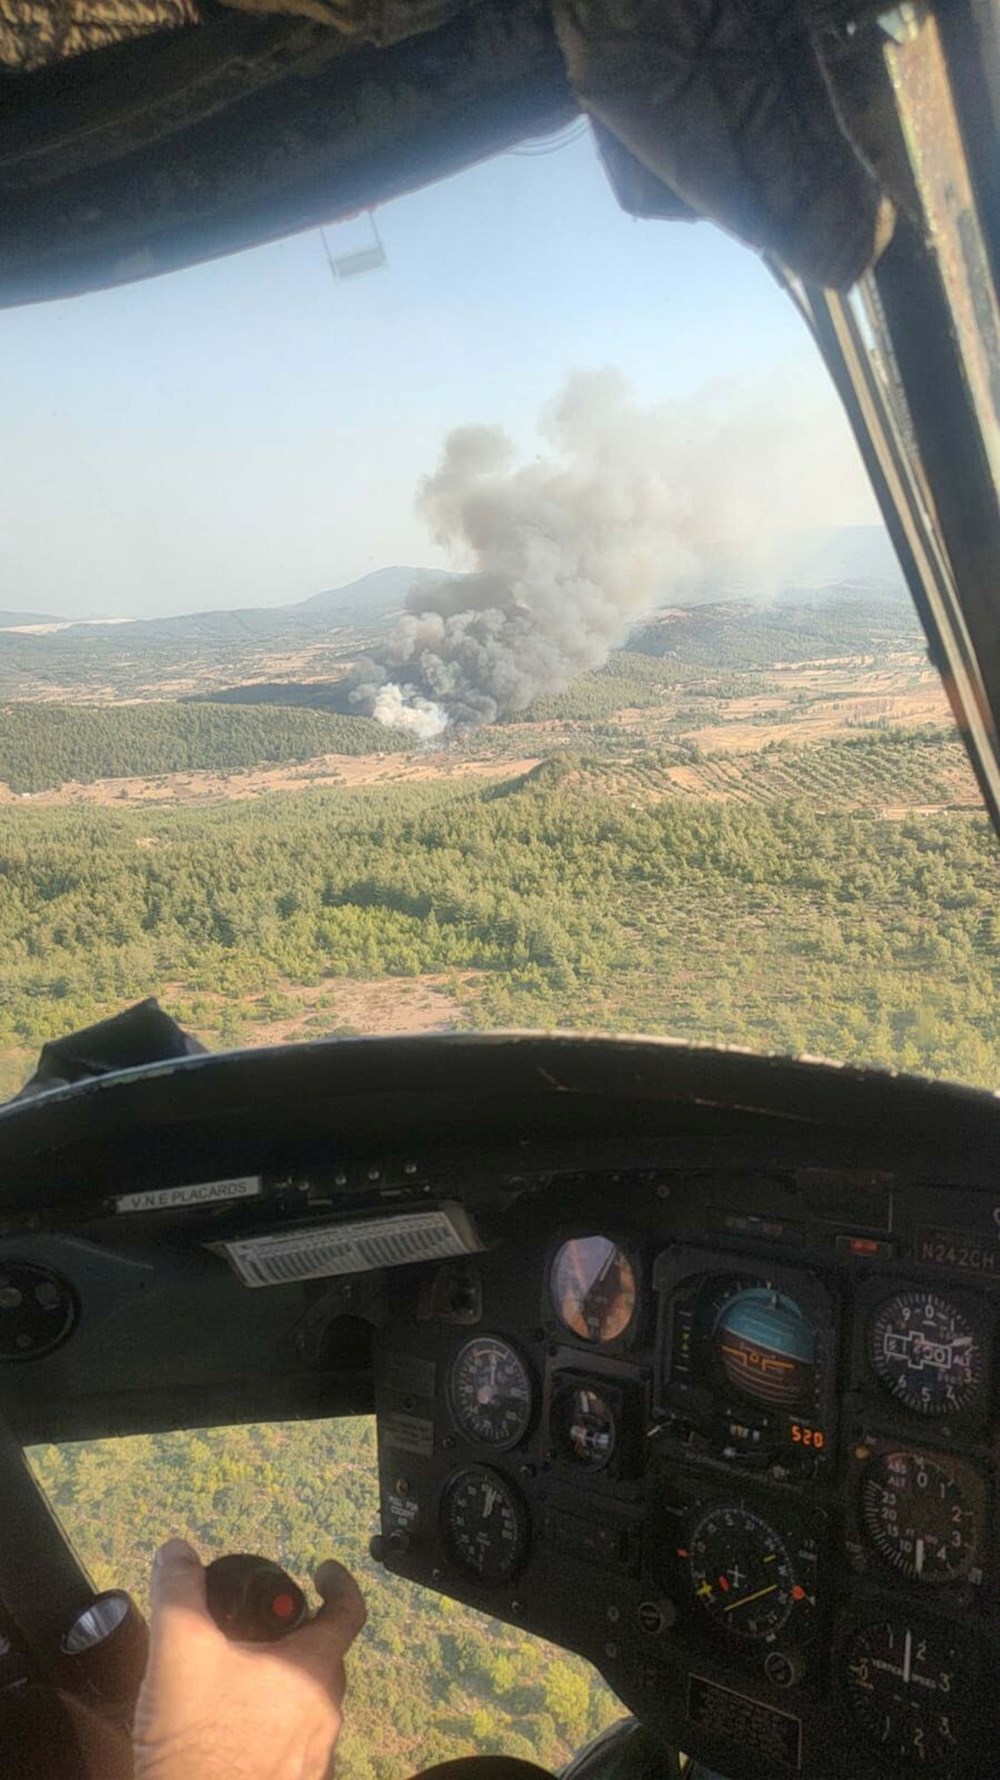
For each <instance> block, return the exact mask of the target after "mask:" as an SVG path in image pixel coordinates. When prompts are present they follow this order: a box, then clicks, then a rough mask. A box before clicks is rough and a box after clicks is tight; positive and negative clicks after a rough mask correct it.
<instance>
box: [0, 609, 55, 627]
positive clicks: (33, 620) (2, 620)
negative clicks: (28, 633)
mask: <svg viewBox="0 0 1000 1780" xmlns="http://www.w3.org/2000/svg"><path fill="white" fill-rule="evenodd" d="M63 622H64V620H63V619H60V618H56V617H55V616H54V615H53V613H51V612H0V630H16V629H17V627H18V626H19V625H22V624H61V623H63Z"/></svg>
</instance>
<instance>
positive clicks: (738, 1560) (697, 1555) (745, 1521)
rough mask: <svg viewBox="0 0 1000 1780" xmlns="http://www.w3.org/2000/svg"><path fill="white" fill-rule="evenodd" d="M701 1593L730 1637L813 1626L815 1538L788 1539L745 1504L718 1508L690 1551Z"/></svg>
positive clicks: (704, 1520)
mask: <svg viewBox="0 0 1000 1780" xmlns="http://www.w3.org/2000/svg"><path fill="white" fill-rule="evenodd" d="M678 1556H679V1557H680V1558H682V1559H683V1560H686V1562H687V1566H688V1574H689V1578H690V1582H691V1587H692V1589H693V1591H694V1598H695V1600H696V1601H697V1602H698V1604H699V1606H700V1607H701V1608H702V1609H703V1611H704V1612H705V1613H707V1614H708V1615H709V1617H710V1618H711V1620H712V1622H713V1624H714V1626H715V1628H716V1630H718V1631H719V1632H721V1633H723V1634H724V1635H725V1636H726V1637H730V1638H744V1639H754V1640H757V1639H759V1640H770V1639H773V1638H775V1637H777V1635H778V1633H779V1632H781V1631H782V1630H783V1629H784V1628H785V1627H786V1626H787V1627H788V1631H789V1633H790V1634H791V1635H793V1636H796V1635H801V1634H802V1633H803V1632H804V1631H805V1629H806V1621H807V1619H808V1616H809V1613H810V1610H811V1609H812V1607H813V1606H814V1605H815V1576H816V1564H817V1556H818V1554H817V1550H816V1546H815V1542H814V1541H813V1540H811V1539H804V1540H803V1539H797V1540H792V1539H790V1538H786V1537H785V1536H783V1535H782V1534H780V1533H777V1532H776V1531H775V1529H774V1528H773V1527H772V1526H770V1525H769V1524H768V1522H767V1521H766V1520H764V1519H763V1517H762V1516H761V1515H759V1514H757V1513H756V1512H755V1511H754V1510H753V1509H751V1508H748V1507H747V1506H745V1505H744V1504H743V1503H741V1502H729V1503H723V1504H721V1505H720V1506H718V1507H715V1508H711V1509H709V1511H708V1512H707V1513H706V1514H703V1515H702V1517H701V1519H700V1520H699V1521H698V1522H697V1524H696V1526H695V1527H694V1529H693V1531H692V1533H691V1536H690V1539H689V1541H688V1545H687V1548H686V1549H682V1550H681V1551H680V1552H679V1553H678Z"/></svg>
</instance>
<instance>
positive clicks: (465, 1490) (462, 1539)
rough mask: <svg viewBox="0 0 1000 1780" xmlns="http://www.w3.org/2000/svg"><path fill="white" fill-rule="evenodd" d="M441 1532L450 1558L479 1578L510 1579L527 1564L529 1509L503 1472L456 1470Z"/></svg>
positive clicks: (444, 1499)
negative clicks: (525, 1562)
mask: <svg viewBox="0 0 1000 1780" xmlns="http://www.w3.org/2000/svg"><path fill="white" fill-rule="evenodd" d="M441 1531H442V1535H443V1538H444V1543H445V1547H446V1549H447V1552H448V1555H449V1557H450V1558H451V1559H452V1561H453V1562H454V1563H455V1564H456V1565H457V1566H458V1568H459V1569H460V1570H464V1571H465V1573H466V1575H468V1576H470V1577H472V1578H474V1580H475V1581H477V1582H509V1581H510V1579H511V1577H512V1576H516V1575H517V1573H518V1571H519V1570H521V1569H522V1568H523V1567H524V1561H525V1558H526V1557H527V1553H528V1516H527V1510H526V1509H525V1506H524V1503H523V1502H522V1500H521V1497H520V1496H519V1495H518V1493H517V1491H516V1489H515V1488H514V1486H513V1484H512V1483H508V1481H507V1479H506V1477H503V1476H501V1474H500V1472H499V1471H491V1470H490V1469H488V1467H487V1466H485V1465H470V1466H469V1467H468V1469H467V1470H465V1471H459V1472H457V1473H456V1475H455V1476H454V1477H453V1478H452V1479H451V1480H450V1482H449V1483H448V1485H447V1486H446V1488H445V1492H444V1495H443V1497H442V1499H441Z"/></svg>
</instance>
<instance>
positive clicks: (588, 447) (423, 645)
mask: <svg viewBox="0 0 1000 1780" xmlns="http://www.w3.org/2000/svg"><path fill="white" fill-rule="evenodd" d="M779 406H780V407H781V409H782V411H781V413H780V415H779V413H778V408H779ZM798 418H799V421H801V419H802V416H799V417H798ZM540 431H541V433H542V436H543V438H544V439H545V441H546V443H547V445H548V446H549V453H548V455H546V456H544V457H540V458H538V459H537V460H535V461H534V462H531V463H526V464H521V465H520V466H518V465H517V464H515V462H514V452H513V447H512V446H511V443H510V441H509V440H508V439H507V437H506V436H505V434H504V433H503V432H501V431H500V430H498V429H497V428H495V427H489V426H466V427H460V428H458V429H457V430H456V431H454V432H452V433H451V434H449V436H448V438H447V440H446V441H445V446H444V451H443V455H442V458H441V462H440V464H439V466H438V468H437V469H436V470H435V472H434V474H433V475H431V476H428V477H427V478H426V479H425V480H424V481H423V483H422V484H421V487H420V490H419V494H418V503H417V504H418V508H419V510H420V512H421V513H422V515H423V517H424V519H425V520H426V522H427V525H428V527H429V530H430V533H431V536H432V537H433V539H434V542H435V543H436V544H438V545H441V546H442V547H443V548H444V549H445V550H447V551H448V552H449V553H450V554H451V556H452V559H453V560H454V561H456V563H458V564H464V565H466V566H467V567H468V568H469V569H471V571H472V572H471V573H467V574H464V575H462V576H461V577H459V578H455V579H451V580H446V581H443V582H442V583H441V584H440V585H438V586H436V587H435V586H433V585H432V586H431V587H430V588H428V587H427V586H422V587H420V588H418V589H415V590H414V591H413V592H412V593H411V594H410V596H409V598H408V600H407V607H408V610H407V611H406V612H405V613H404V614H403V615H402V616H401V617H400V618H399V619H398V620H397V622H396V624H395V627H394V629H393V632H392V634H391V636H390V638H389V640H388V642H387V643H386V644H385V645H384V647H383V648H382V649H380V651H379V652H378V657H377V659H376V660H371V661H365V662H361V663H359V664H358V667H357V670H356V672H355V676H354V685H353V689H352V691H351V694H350V698H351V703H352V706H353V708H354V709H356V710H361V711H365V712H367V713H369V714H370V715H372V716H374V717H376V718H377V719H378V720H379V721H380V722H382V723H385V724H387V725H389V726H391V727H393V728H398V729H405V730H408V731H410V733H411V734H413V735H415V736H418V737H419V738H421V739H422V740H425V741H426V740H431V739H433V738H434V737H436V736H438V735H440V734H441V733H442V731H443V730H444V729H445V727H446V726H447V725H448V724H449V723H456V724H480V723H491V722H493V721H494V720H495V719H496V718H497V717H498V716H501V715H503V714H506V713H511V712H517V711H521V710H524V709H525V707H526V706H527V705H529V704H530V703H531V702H532V700H533V699H535V698H537V697H538V696H539V695H540V694H541V693H546V692H559V691H562V689H563V688H564V687H565V686H567V685H568V684H569V683H570V681H571V680H573V679H575V678H576V677H577V676H578V675H580V674H582V673H585V672H587V671H588V670H589V669H592V668H596V667H600V666H601V665H602V664H603V663H604V662H605V661H606V660H607V658H608V655H609V653H610V652H611V650H612V649H614V648H616V647H618V646H620V645H621V644H622V643H624V641H625V640H626V637H627V636H628V633H629V631H630V629H631V628H632V626H633V625H634V624H635V623H636V621H637V620H639V619H641V618H642V617H644V616H645V615H646V614H648V613H649V612H650V611H651V610H652V609H653V608H654V607H656V606H657V605H658V604H660V603H661V602H662V601H664V600H665V599H666V598H667V597H669V595H670V593H671V591H672V590H674V589H676V588H678V587H679V586H680V585H682V584H683V583H685V582H689V583H690V582H691V581H692V580H693V579H695V578H697V577H701V576H703V575H705V574H706V573H708V572H711V571H715V572H719V571H723V572H725V570H726V569H727V568H728V569H730V570H731V569H732V568H733V567H734V566H735V565H736V564H737V563H738V566H739V569H740V571H741V573H742V575H743V577H744V581H745V579H746V575H747V571H748V569H749V570H750V571H752V570H753V567H754V565H755V564H756V566H757V568H758V569H759V568H760V565H761V564H762V563H763V561H764V559H765V558H766V555H767V543H768V538H769V536H770V527H769V521H768V519H767V517H766V516H767V514H768V513H769V512H771V513H773V512H774V510H775V505H776V499H775V497H776V493H777V489H778V486H779V485H780V482H781V478H782V477H783V476H784V478H785V490H784V492H785V493H786V494H787V495H788V497H789V499H790V500H792V501H794V499H795V490H794V486H789V476H788V474H787V472H788V471H789V468H790V466H789V465H788V464H786V465H785V466H784V467H782V465H781V462H780V460H781V458H782V456H784V457H785V458H786V459H787V458H788V455H789V446H790V445H791V447H792V451H793V452H797V453H798V455H799V457H800V458H801V457H802V437H803V435H802V430H801V426H800V425H798V424H796V423H795V417H794V416H791V417H790V415H789V413H788V406H787V399H786V400H784V401H783V402H779V401H777V400H776V399H775V395H774V392H773V391H770V392H768V397H767V400H766V402H764V403H762V402H761V401H760V400H759V398H757V399H752V400H750V401H747V400H746V399H744V400H743V401H742V404H741V402H740V401H739V400H737V401H736V403H735V404H734V401H733V393H732V390H731V389H730V390H724V389H721V388H720V389H718V390H715V391H712V390H709V391H707V392H702V393H701V394H700V395H699V396H698V398H697V399H696V400H693V401H689V402H687V403H676V404H667V405H663V406H659V407H656V408H641V407H638V406H637V405H636V404H635V403H634V402H633V401H632V400H631V399H630V396H629V392H628V388H627V386H626V384H625V382H624V380H623V379H622V378H621V377H620V376H619V375H618V373H616V372H613V371H603V372H597V373H576V374H575V375H574V376H572V377H571V378H570V380H569V382H568V383H567V385H566V386H565V388H564V390H563V391H562V393H561V395H560V396H559V398H558V400H557V401H556V402H555V404H554V405H553V406H552V408H551V409H550V410H549V411H548V412H547V413H546V414H545V415H544V416H543V418H542V422H541V426H540ZM809 431H810V429H809V427H808V426H807V427H806V434H807V435H808V434H809ZM762 465H765V466H766V469H765V470H764V472H763V479H762V474H761V466H762ZM827 467H828V466H827ZM813 468H815V465H814V466H813ZM791 483H792V484H794V467H792V468H791ZM782 513H783V516H784V518H785V522H786V523H787V514H788V508H787V507H786V506H785V504H784V502H782Z"/></svg>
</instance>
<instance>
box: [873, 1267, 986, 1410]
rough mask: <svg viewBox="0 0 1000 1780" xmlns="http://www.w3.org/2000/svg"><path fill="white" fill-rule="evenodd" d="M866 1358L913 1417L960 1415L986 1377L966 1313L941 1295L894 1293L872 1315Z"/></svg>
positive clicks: (982, 1356) (978, 1342)
mask: <svg viewBox="0 0 1000 1780" xmlns="http://www.w3.org/2000/svg"><path fill="white" fill-rule="evenodd" d="M868 1357H869V1360H870V1363H871V1366H872V1370H873V1371H874V1373H875V1376H876V1378H877V1379H878V1381H879V1383H880V1384H881V1386H882V1388H883V1390H885V1391H887V1392H888V1393H889V1395H890V1396H891V1397H894V1398H895V1400H896V1402H897V1403H900V1404H902V1406H903V1407H904V1408H905V1409H909V1410H912V1412H913V1413H914V1414H915V1415H929V1416H946V1415H959V1414H961V1413H962V1411H963V1410H966V1409H968V1408H970V1407H971V1406H972V1405H973V1404H974V1402H975V1400H976V1398H977V1397H978V1396H979V1395H980V1393H981V1391H982V1388H983V1384H984V1381H985V1378H986V1356H985V1354H984V1351H983V1344H982V1341H981V1339H980V1337H979V1334H978V1333H977V1331H976V1329H975V1328H974V1326H973V1324H972V1322H971V1321H970V1319H969V1317H968V1316H967V1315H966V1313H965V1311H964V1310H962V1309H960V1308H959V1306H958V1305H957V1304H954V1303H953V1302H952V1301H951V1300H950V1299H949V1298H946V1297H944V1296H942V1294H941V1293H940V1292H931V1291H920V1290H915V1291H907V1292H897V1293H896V1294H895V1295H894V1296H893V1297H892V1298H889V1299H887V1301H886V1302H885V1303H884V1304H883V1305H882V1306H881V1308H880V1309H879V1310H877V1311H876V1313H875V1316H874V1317H873V1319H872V1323H871V1328H870V1330H869V1334H868Z"/></svg>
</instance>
